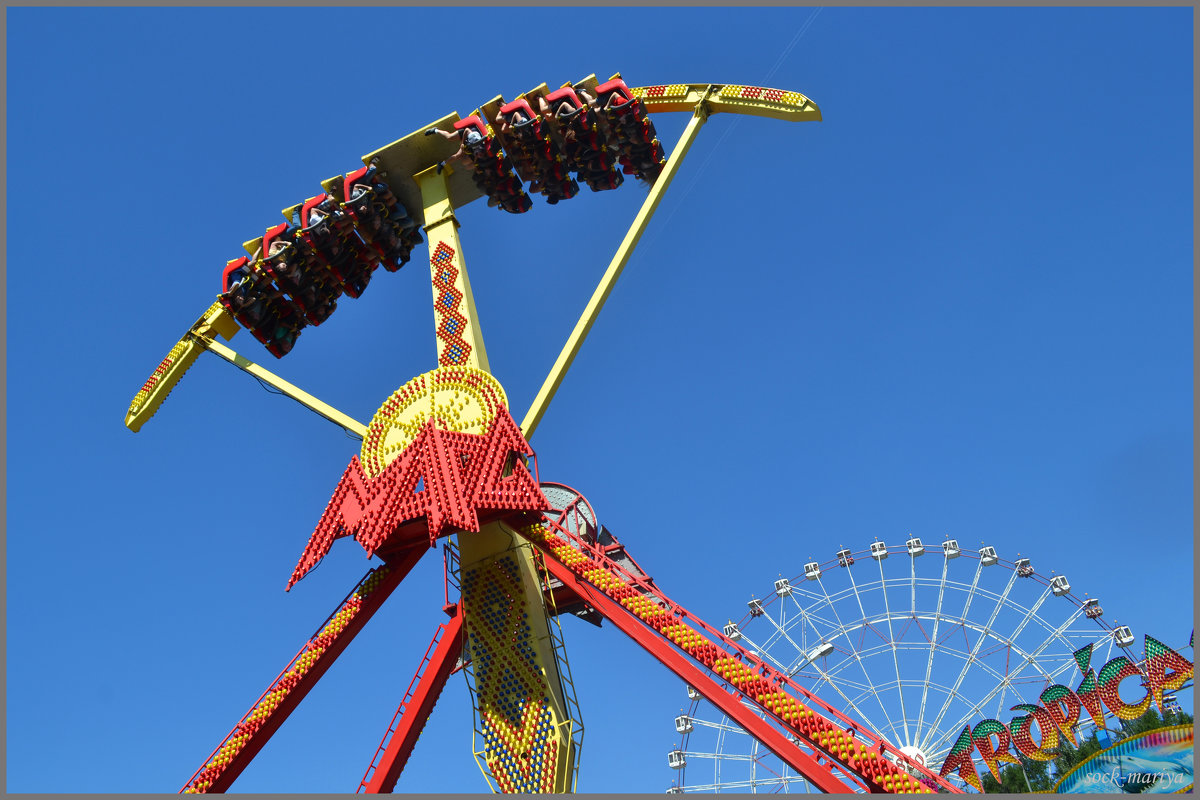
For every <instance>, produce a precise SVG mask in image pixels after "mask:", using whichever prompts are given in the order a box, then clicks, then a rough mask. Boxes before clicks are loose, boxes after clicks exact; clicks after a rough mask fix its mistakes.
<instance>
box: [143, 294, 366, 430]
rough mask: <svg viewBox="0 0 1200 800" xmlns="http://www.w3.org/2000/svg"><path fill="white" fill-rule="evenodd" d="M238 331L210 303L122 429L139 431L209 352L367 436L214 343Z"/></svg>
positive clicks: (345, 418)
mask: <svg viewBox="0 0 1200 800" xmlns="http://www.w3.org/2000/svg"><path fill="white" fill-rule="evenodd" d="M238 330H239V328H238V325H237V322H236V321H235V320H234V319H233V317H232V316H230V315H229V312H228V311H226V310H225V309H224V308H222V306H221V304H220V303H213V304H212V306H210V307H209V309H208V310H207V311H205V312H204V315H203V316H202V317H200V319H199V320H197V321H196V323H195V324H194V325H192V327H191V328H190V329H189V330H188V332H187V333H185V334H184V335H183V338H182V339H180V340H179V341H178V342H177V343H176V344H175V346H174V347H172V348H171V351H170V352H169V353H167V357H166V358H164V359H163V360H162V363H160V364H159V365H158V368H157V369H155V370H154V372H153V373H152V374H151V375H150V377H149V378H148V379H147V380H146V383H145V384H143V385H142V388H141V389H140V390H139V391H138V393H137V394H136V395H135V396H134V398H133V402H132V403H130V404H129V412H128V413H127V414H126V415H125V426H126V427H127V428H129V429H130V430H131V431H133V432H134V433H137V432H138V431H140V430H141V429H142V425H144V424H145V423H146V420H148V419H150V418H151V417H153V416H154V414H155V412H157V411H158V408H159V406H161V405H162V404H163V401H164V400H166V399H167V395H168V394H170V393H171V390H172V389H174V388H175V385H176V384H177V383H179V381H180V379H182V378H183V374H184V373H185V372H187V371H188V368H189V367H191V366H192V364H194V363H195V362H196V359H197V358H199V357H200V354H201V353H202V352H204V351H205V350H208V351H209V352H212V353H216V354H217V355H218V356H220V357H221V358H223V359H225V360H226V361H228V362H229V363H230V364H233V365H234V366H236V367H238V368H240V369H242V370H244V371H246V372H248V373H250V374H251V375H253V376H254V377H256V378H258V379H260V380H262V381H263V382H264V383H267V384H269V385H271V386H273V387H274V388H275V389H278V390H279V391H280V392H282V393H283V394H285V395H287V396H288V397H290V398H292V399H293V400H295V401H297V402H298V403H300V404H301V405H303V406H304V407H306V408H308V409H310V410H312V411H315V412H317V413H318V414H320V415H321V416H322V417H324V418H325V419H327V420H329V421H330V422H332V423H334V424H335V425H339V426H341V427H342V428H345V429H346V430H347V431H349V432H350V433H352V434H354V435H355V436H357V437H358V438H359V439H361V438H362V437H363V436H364V435H365V434H366V431H367V426H366V425H363V424H362V423H361V422H359V421H357V420H355V419H353V418H351V417H349V416H347V415H346V414H343V413H342V412H340V411H338V410H337V409H336V408H334V407H333V406H330V405H328V404H326V403H322V402H321V401H320V400H318V399H317V398H315V397H313V396H312V395H311V394H309V393H308V392H306V391H304V390H303V389H300V388H298V387H296V386H293V385H292V384H290V383H288V382H287V381H285V380H284V379H283V378H281V377H279V376H278V375H275V374H274V373H272V372H271V371H269V370H267V369H264V368H263V367H261V366H259V365H258V364H255V363H254V362H253V361H251V360H250V359H248V358H246V357H244V356H241V355H238V354H237V353H236V352H234V351H233V350H231V349H230V348H228V347H226V346H225V345H223V344H221V343H220V342H218V341H216V337H217V334H220V335H221V336H224V337H225V339H226V340H229V339H232V338H233V335H234V334H235V333H237V332H238Z"/></svg>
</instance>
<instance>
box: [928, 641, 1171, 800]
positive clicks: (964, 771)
mask: <svg viewBox="0 0 1200 800" xmlns="http://www.w3.org/2000/svg"><path fill="white" fill-rule="evenodd" d="M1145 649H1146V663H1145V672H1144V673H1143V672H1142V671H1141V670H1139V669H1138V667H1137V665H1136V664H1134V663H1133V662H1132V661H1130V660H1129V659H1128V658H1127V657H1126V656H1117V657H1116V658H1114V659H1112V660H1111V661H1109V662H1108V663H1107V664H1105V665H1104V666H1103V667H1102V668H1101V669H1100V673H1099V675H1097V674H1096V672H1095V671H1094V670H1093V669H1092V667H1091V662H1092V645H1090V644H1089V645H1088V646H1087V647H1084V648H1081V649H1080V650H1077V651H1076V652H1075V661H1076V663H1078V664H1079V669H1080V671H1081V672H1083V681H1082V682H1081V683H1080V684H1079V686H1078V687H1077V688H1076V689H1075V690H1074V691H1071V690H1070V689H1069V688H1067V687H1066V686H1063V685H1062V684H1059V683H1056V684H1054V685H1053V686H1048V687H1046V689H1045V690H1043V691H1042V693H1041V695H1040V696H1039V698H1038V699H1039V700H1041V702H1042V704H1041V705H1040V706H1036V705H1032V704H1030V703H1021V704H1019V705H1015V706H1013V707H1012V709H1011V710H1012V711H1021V712H1024V713H1023V714H1022V715H1021V716H1017V717H1013V718H1012V720H1010V721H1009V723H1008V725H1005V724H1004V723H1003V722H1000V721H999V720H995V719H985V720H983V721H982V722H980V723H979V724H977V725H976V726H975V728H974V729H973V730H972V728H971V727H970V726H969V725H968V726H967V727H965V728H963V731H962V733H961V734H959V736H958V741H956V742H955V743H954V746H953V747H951V748H950V754H949V755H948V756H947V757H946V761H945V762H944V763H943V764H942V769H941V773H940V774H941V775H942V776H943V777H944V776H946V775H948V774H950V773H951V772H956V771H957V773H958V777H960V778H962V779H963V780H964V781H966V782H967V783H969V784H970V785H971V786H973V787H975V789H977V790H979V791H983V785H982V783H981V782H980V780H979V774H978V773H977V772H976V771H975V761H974V759H973V758H972V752H973V751H974V750H978V751H979V755H980V757H981V758H982V759H983V762H984V763H985V764H987V766H988V769H989V770H990V771H991V773H992V776H993V777H994V778H995V779H996V780H997V781H999V780H1000V764H1001V763H1002V762H1007V763H1011V764H1017V763H1020V762H1019V761H1018V760H1017V758H1016V756H1015V755H1013V754H1012V753H1011V752H1010V750H1009V748H1010V747H1015V748H1016V750H1017V752H1018V753H1020V754H1021V755H1023V756H1025V757H1026V758H1029V759H1032V760H1034V761H1051V760H1053V759H1054V757H1055V755H1057V753H1058V746H1059V739H1060V736H1061V737H1062V740H1063V741H1065V742H1067V743H1069V744H1072V745H1074V744H1076V743H1077V742H1076V739H1075V725H1076V724H1077V723H1078V722H1079V718H1080V715H1081V714H1082V712H1083V710H1084V709H1087V712H1088V714H1090V715H1091V718H1092V721H1093V722H1094V723H1095V724H1096V727H1097V728H1104V727H1105V725H1104V708H1105V707H1107V708H1108V710H1109V711H1110V712H1111V713H1113V714H1115V715H1116V716H1117V717H1118V718H1119V719H1137V718H1138V717H1140V716H1141V715H1142V714H1144V713H1145V712H1146V710H1147V709H1148V708H1149V707H1150V701H1151V700H1153V701H1154V703H1155V704H1156V705H1157V706H1158V708H1159V711H1160V712H1161V711H1162V710H1163V695H1164V693H1167V692H1173V691H1176V690H1177V689H1179V688H1180V687H1181V686H1183V684H1184V683H1185V682H1187V681H1188V680H1190V679H1191V677H1192V662H1190V661H1188V660H1187V659H1186V658H1184V657H1183V656H1181V655H1179V653H1176V652H1175V651H1174V650H1172V649H1171V648H1169V647H1167V646H1166V645H1165V644H1163V643H1162V642H1160V641H1158V640H1157V639H1155V638H1153V637H1152V636H1146V642H1145ZM1135 676H1136V677H1138V678H1141V684H1142V686H1144V687H1145V689H1146V694H1145V695H1144V696H1143V697H1142V698H1141V699H1140V700H1138V701H1137V702H1136V703H1127V702H1125V701H1124V700H1122V699H1121V695H1120V694H1119V692H1118V689H1119V688H1120V686H1121V683H1122V682H1124V681H1125V680H1126V679H1127V678H1133V677H1135ZM1035 724H1036V725H1037V727H1038V731H1039V736H1040V738H1041V742H1040V743H1036V742H1034V738H1033V726H1034V725H1035Z"/></svg>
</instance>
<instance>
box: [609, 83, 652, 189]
mask: <svg viewBox="0 0 1200 800" xmlns="http://www.w3.org/2000/svg"><path fill="white" fill-rule="evenodd" d="M596 104H597V105H598V106H599V107H600V109H601V114H602V115H603V119H604V121H605V124H606V125H607V127H608V128H609V130H610V131H612V134H613V136H614V138H615V140H616V141H615V144H616V147H617V150H618V152H619V153H620V161H621V165H622V167H623V169H622V171H623V172H624V173H625V174H626V175H630V174H632V175H636V176H637V177H638V178H640V179H641V180H643V181H646V182H647V183H653V182H654V181H655V180H657V179H658V176H659V175H660V174H661V173H662V169H663V166H664V165H665V162H666V154H665V153H664V152H663V148H662V144H661V143H660V142H659V141H658V138H657V132H656V131H655V129H654V123H653V122H651V121H650V118H649V117H648V116H647V115H646V107H645V105H644V104H643V103H642V101H641V100H639V99H638V98H636V97H634V96H633V94H632V92H630V91H629V87H628V86H626V85H625V82H624V81H623V80H621V79H620V78H614V79H612V80H610V81H608V82H607V83H604V84H601V85H600V86H597V87H596Z"/></svg>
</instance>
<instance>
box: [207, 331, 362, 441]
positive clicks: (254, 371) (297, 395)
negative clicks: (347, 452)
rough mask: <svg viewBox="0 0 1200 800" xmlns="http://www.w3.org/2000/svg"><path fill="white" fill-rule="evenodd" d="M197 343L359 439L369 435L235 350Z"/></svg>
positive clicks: (344, 415)
mask: <svg viewBox="0 0 1200 800" xmlns="http://www.w3.org/2000/svg"><path fill="white" fill-rule="evenodd" d="M196 342H197V343H198V344H199V345H200V346H202V347H204V348H205V349H206V350H209V351H211V352H213V353H216V354H217V355H219V356H220V357H221V358H223V359H225V360H226V361H228V362H229V363H230V364H233V365H234V366H235V367H238V368H239V369H241V370H243V371H245V372H248V373H250V374H251V375H253V376H254V377H256V378H258V379H260V380H262V381H263V382H265V383H267V384H270V385H271V386H273V387H275V388H276V389H278V390H279V391H281V392H283V393H284V394H286V395H287V396H288V397H290V398H292V399H293V400H295V401H296V402H298V403H299V404H300V405H302V406H304V407H305V408H308V409H310V410H312V411H315V412H317V413H318V414H320V415H321V416H322V417H324V418H325V419H327V420H329V421H330V422H332V423H333V424H335V425H339V426H341V427H343V428H345V429H346V430H347V431H349V432H350V433H353V434H354V435H355V436H357V437H358V438H359V439H362V438H363V437H364V436H366V435H367V426H366V425H363V424H362V423H361V422H359V421H358V420H356V419H354V418H352V417H350V416H348V415H346V414H343V413H342V412H341V411H338V410H337V409H336V408H334V407H333V406H331V405H329V404H327V403H322V402H321V401H320V400H318V399H317V398H315V397H313V396H312V395H311V394H309V393H308V392H306V391H304V390H303V389H301V388H299V387H297V386H295V385H293V384H291V383H288V382H287V381H285V380H284V379H283V378H281V377H279V376H278V375H276V374H275V373H273V372H271V371H270V370H268V369H265V368H263V367H260V366H259V365H258V364H255V363H254V362H253V361H251V360H250V359H248V358H246V357H245V356H242V355H239V354H238V353H235V352H234V351H233V350H231V349H230V348H228V347H226V346H225V345H223V344H221V343H220V342H217V341H213V340H212V339H208V338H202V337H196Z"/></svg>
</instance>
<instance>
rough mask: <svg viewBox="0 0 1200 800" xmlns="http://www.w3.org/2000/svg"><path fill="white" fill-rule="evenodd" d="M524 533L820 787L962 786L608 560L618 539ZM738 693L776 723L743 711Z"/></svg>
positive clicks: (569, 580)
mask: <svg viewBox="0 0 1200 800" xmlns="http://www.w3.org/2000/svg"><path fill="white" fill-rule="evenodd" d="M521 532H522V533H523V534H524V535H525V536H526V537H527V538H528V539H529V540H530V541H531V542H533V543H534V544H535V545H536V546H537V547H538V548H539V549H541V550H542V551H543V553H544V554H545V556H546V566H547V568H548V569H549V571H550V573H551V574H552V575H553V576H554V577H555V578H557V579H558V580H560V581H562V582H563V584H564V585H565V586H567V587H568V588H570V589H571V590H572V591H574V592H575V593H576V594H577V595H579V597H580V598H581V599H583V600H584V602H586V603H587V604H588V605H590V606H592V607H593V608H594V609H595V610H596V611H598V612H599V613H600V614H601V615H602V616H604V617H605V618H606V619H608V620H610V621H611V622H612V623H613V624H614V625H615V626H617V627H618V628H620V629H621V630H622V631H623V632H624V633H625V634H627V635H628V636H629V637H630V638H632V639H633V640H634V641H635V642H637V643H638V644H639V645H641V646H642V647H643V648H645V649H646V651H647V652H649V653H650V654H651V655H652V656H653V657H654V658H655V659H656V660H658V661H659V662H660V663H661V664H663V666H665V667H667V668H668V669H670V670H671V671H672V672H675V673H676V674H677V675H679V676H680V677H682V678H684V680H686V681H687V682H688V684H689V685H691V686H693V687H694V688H696V689H697V691H699V692H700V693H701V694H702V695H704V697H705V699H707V700H708V701H709V702H711V703H713V704H714V705H716V706H717V707H718V708H720V709H721V710H722V712H723V713H725V714H726V715H728V716H729V717H730V718H731V719H734V720H735V721H736V722H737V723H738V724H739V725H741V726H742V727H743V728H745V729H746V731H747V732H748V733H750V734H751V735H752V736H754V737H755V738H757V739H758V740H759V741H760V742H761V743H762V744H763V745H764V746H765V747H767V748H768V749H770V750H771V751H772V752H773V753H775V754H776V755H777V756H779V757H780V758H781V759H782V760H783V761H784V762H786V763H787V764H788V765H789V766H791V767H792V768H793V769H795V770H796V771H797V772H799V773H800V774H801V775H803V776H804V777H805V778H806V779H808V780H809V781H810V782H812V783H813V784H814V785H815V786H817V787H818V788H820V789H822V790H823V791H827V792H846V791H853V790H854V789H855V788H856V786H855V784H861V786H862V787H865V788H867V789H868V790H869V791H872V792H896V791H930V787H931V786H936V787H939V788H941V789H944V790H946V791H952V792H957V791H959V790H958V789H957V788H956V787H954V786H953V785H952V784H949V783H948V782H946V781H945V779H943V778H941V777H939V776H938V775H936V774H935V773H933V772H931V771H929V770H928V769H926V768H925V767H923V766H921V765H920V764H918V763H916V762H915V761H912V760H911V759H909V758H908V757H907V756H905V755H904V754H902V753H901V752H900V751H899V748H897V747H894V746H892V745H891V744H889V743H887V742H886V741H884V740H883V739H880V738H879V737H878V736H876V735H875V734H874V733H872V732H871V731H868V730H866V729H865V728H863V726H861V725H859V724H858V723H856V722H854V721H852V720H850V719H848V718H847V717H845V716H844V715H842V714H841V713H840V712H839V711H838V710H837V709H836V708H834V707H833V706H831V705H829V704H828V703H827V702H825V701H824V700H822V699H821V698H819V697H817V696H815V695H813V694H811V693H809V692H808V691H807V690H805V689H804V688H803V687H801V686H799V685H798V684H796V683H795V682H793V681H792V680H791V679H790V678H789V677H788V676H787V675H786V674H784V673H782V672H780V671H778V670H776V669H774V668H773V667H771V666H770V665H769V664H766V663H764V662H763V661H761V660H760V659H758V658H757V657H756V656H754V655H753V654H751V653H750V652H749V651H747V650H745V649H744V648H742V647H740V646H738V645H737V644H736V643H734V642H733V641H732V640H730V639H729V638H727V637H726V636H725V635H724V634H722V633H720V632H719V631H717V630H716V629H714V628H712V627H711V626H709V625H707V624H706V623H705V622H704V621H703V620H700V619H699V618H697V617H695V616H694V615H692V614H690V613H689V612H688V611H687V610H686V609H685V608H683V606H681V605H679V604H678V603H675V602H673V601H672V600H671V599H670V598H668V597H667V596H666V595H665V594H663V593H662V592H661V591H660V590H659V589H658V587H656V586H655V585H654V582H653V581H652V580H651V579H650V578H649V577H648V576H646V575H644V574H640V573H639V574H634V573H633V572H631V571H630V570H628V569H626V568H625V567H623V566H622V565H621V564H619V563H617V562H616V561H614V560H613V559H611V558H609V557H608V555H607V553H610V552H615V551H621V552H623V550H624V548H623V547H622V546H621V545H620V543H619V542H616V540H615V539H614V540H613V542H614V543H613V544H612V545H609V546H607V547H602V546H599V545H596V544H592V543H591V542H589V541H587V540H585V539H583V538H581V537H580V536H578V535H577V534H575V533H573V532H571V531H570V530H568V529H567V528H566V527H564V526H563V525H561V524H559V522H558V521H554V520H550V519H549V518H544V524H534V525H529V526H527V527H525V528H523V529H522V531H521ZM628 563H630V564H632V565H633V566H634V567H635V568H637V567H636V564H635V563H634V562H632V561H631V560H630V561H629V562H628ZM743 698H744V699H747V700H750V701H752V702H754V703H755V704H756V705H758V706H759V707H760V708H761V709H762V710H763V711H764V712H765V713H766V715H767V716H768V717H769V718H770V719H772V720H773V721H774V722H775V725H771V724H769V723H767V722H765V721H764V720H763V719H761V718H759V717H758V716H757V715H756V714H753V713H751V712H749V711H748V709H746V708H745V707H744V706H742V704H741V702H740V701H741V700H742V699H743ZM814 709H815V710H814ZM777 726H778V727H777ZM779 727H782V728H784V729H785V730H786V731H787V734H786V735H785V734H784V733H782V732H780V730H779ZM800 745H803V747H804V749H807V750H809V751H811V753H812V755H810V754H809V753H806V752H804V749H802V748H801V747H800ZM835 768H836V770H837V774H835V772H834V769H835ZM914 776H918V777H914ZM918 778H919V779H918ZM848 781H849V782H848Z"/></svg>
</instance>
